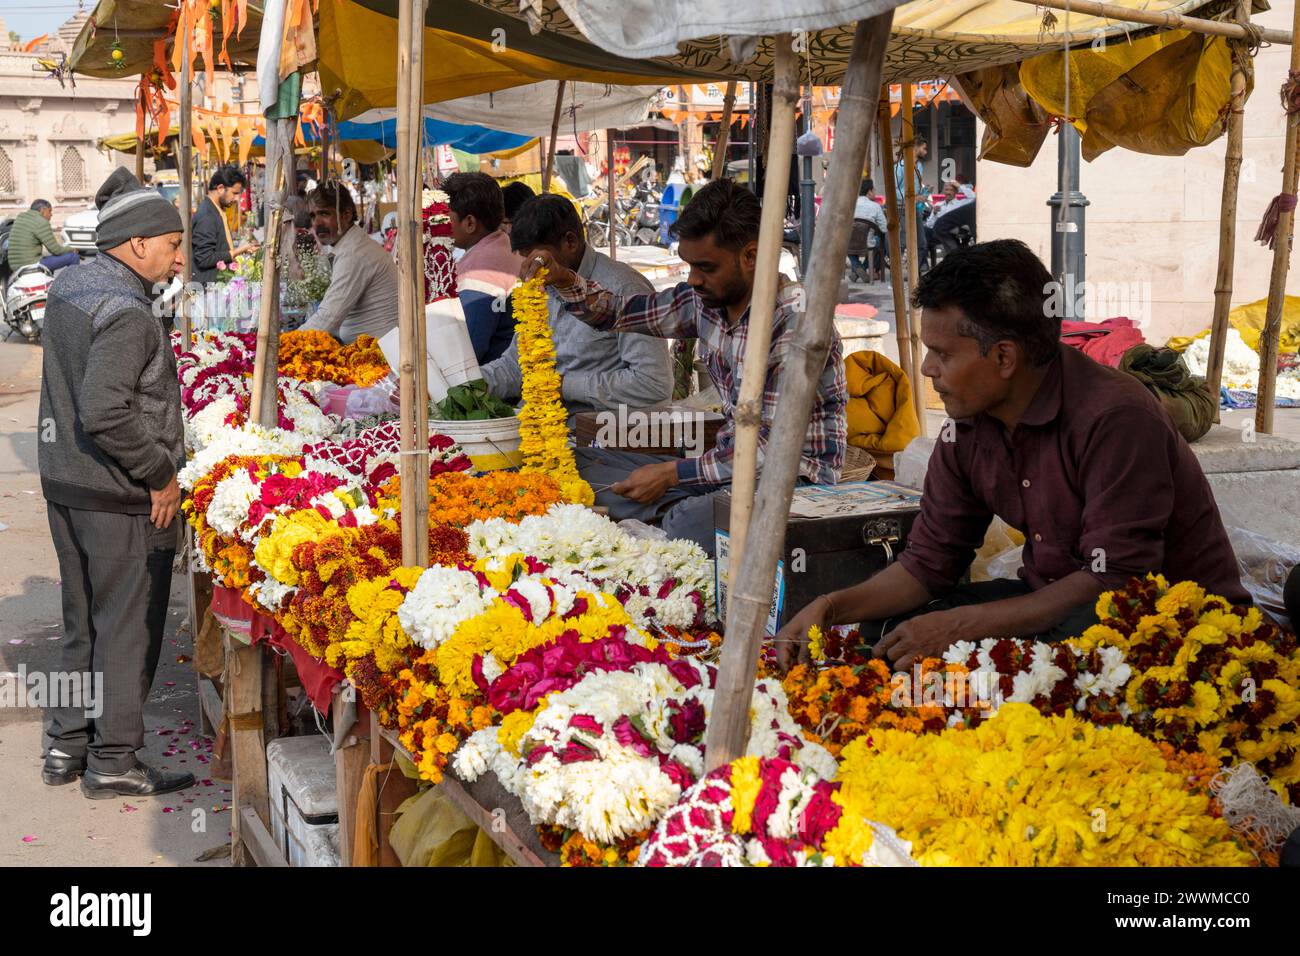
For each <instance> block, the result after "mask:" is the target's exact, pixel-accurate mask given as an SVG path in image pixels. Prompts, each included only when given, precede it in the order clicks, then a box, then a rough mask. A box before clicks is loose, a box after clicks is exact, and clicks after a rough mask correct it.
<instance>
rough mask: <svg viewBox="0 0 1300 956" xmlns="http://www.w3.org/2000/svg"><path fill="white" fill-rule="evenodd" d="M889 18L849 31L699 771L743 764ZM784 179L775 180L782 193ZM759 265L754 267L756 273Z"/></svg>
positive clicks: (739, 557)
mask: <svg viewBox="0 0 1300 956" xmlns="http://www.w3.org/2000/svg"><path fill="white" fill-rule="evenodd" d="M893 19H894V15H893V11H892V10H891V11H889V12H887V13H884V14H881V15H880V16H877V17H872V18H871V19H869V20H859V21H858V24H857V28H856V29H855V31H854V36H853V50H852V53H851V54H850V57H849V63H848V67H847V69H846V71H845V75H844V86H843V92H842V93H841V96H840V118H839V127H840V129H839V134H838V135H837V137H836V139H837V140H838V142H839V146H838V148H837V149H836V156H835V158H834V159H833V160H832V161H831V164H830V169H829V170H828V173H827V177H826V185H825V189H824V191H823V197H824V198H823V202H822V212H821V217H820V218H821V222H820V223H819V224H818V225H819V228H818V229H817V234H816V238H815V239H814V245H813V254H812V256H811V257H810V260H809V261H810V263H811V268H810V269H809V273H808V277H807V282H806V292H807V310H806V312H805V313H804V316H803V319H802V321H801V322H800V323H799V324H798V326H797V327H796V329H795V333H794V339H793V341H792V342H791V344H790V350H789V352H788V353H787V356H786V362H785V365H784V367H783V368H782V370H781V377H780V382H779V387H780V389H781V401H780V402H779V403H778V405H777V409H776V416H775V419H774V420H773V422H772V429H771V434H772V440H771V441H770V442H769V443H768V447H767V453H766V454H765V455H764V458H763V477H762V482H761V484H760V486H759V490H758V497H757V499H756V500H755V503H754V516H753V522H752V526H751V529H750V530H751V533H750V535H749V538H748V542H747V544H746V546H745V549H744V551H743V552H740V553H737V554H735V555H734V557H733V560H734V561H735V562H736V563H737V564H739V565H741V573H740V575H739V577H737V578H733V580H734V581H735V585H734V587H733V588H732V589H731V594H730V604H731V616H730V619H729V621H728V636H727V640H726V641H724V642H723V645H722V659H721V663H720V664H719V667H718V676H717V683H716V686H715V689H714V695H713V710H712V713H711V714H710V716H709V724H708V728H707V730H706V731H705V751H704V752H705V771H706V772H708V771H711V770H714V769H717V768H718V767H720V766H722V765H723V764H726V763H729V762H731V761H732V760H734V759H736V758H737V757H740V756H742V755H743V754H744V753H745V747H746V743H747V742H748V739H749V708H750V701H751V698H752V695H753V692H754V674H755V668H756V666H757V664H758V653H759V648H760V646H761V644H762V641H763V634H764V630H765V627H766V623H767V616H768V611H769V608H770V606H771V599H772V583H773V581H774V579H775V576H776V563H777V560H778V558H779V556H780V552H781V548H782V544H783V541H784V537H785V536H784V534H783V529H784V527H785V523H786V520H787V518H788V516H789V513H790V500H791V497H792V495H793V493H794V485H795V480H796V478H797V477H798V469H799V456H800V454H801V452H802V450H803V442H804V435H805V434H806V432H807V429H808V421H809V418H810V416H811V412H812V405H813V400H814V398H815V396H816V390H817V383H818V381H819V380H820V378H821V374H822V371H823V369H824V368H825V367H826V356H827V354H828V353H829V350H830V346H831V341H832V339H833V337H834V328H835V327H834V321H835V305H836V300H837V299H838V298H839V289H840V281H841V279H842V276H843V272H844V257H845V256H846V255H847V254H848V246H849V234H850V232H851V231H852V228H853V207H854V203H855V202H856V200H857V196H858V185H859V183H860V182H861V180H862V160H863V156H864V154H865V152H866V141H867V138H868V137H869V136H870V135H871V125H872V123H873V122H874V120H875V117H876V115H877V112H878V110H877V102H878V99H877V97H878V96H879V90H880V86H881V77H882V73H883V70H884V62H885V48H886V46H888V43H889V34H890V27H891V25H892V24H893ZM783 151H784V150H783ZM773 158H774V159H775V157H773ZM770 176H771V171H770V170H769V177H770ZM787 176H788V174H787ZM785 178H786V177H781V181H782V187H783V188H784V180H785ZM770 181H771V180H770V178H769V182H770ZM765 211H766V210H765ZM767 261H768V264H769V266H774V265H775V262H776V256H775V255H773V256H772V257H771V259H770V260H767ZM763 262H764V260H761V259H760V263H759V264H760V267H761V266H762V264H763ZM751 454H752V452H751ZM733 520H734V518H733Z"/></svg>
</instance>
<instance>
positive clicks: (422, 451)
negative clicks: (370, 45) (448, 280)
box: [397, 0, 429, 567]
mask: <svg viewBox="0 0 1300 956" xmlns="http://www.w3.org/2000/svg"><path fill="white" fill-rule="evenodd" d="M398 10H399V13H398V27H397V244H398V245H397V266H398V270H399V272H400V277H399V279H398V285H397V327H398V329H399V342H400V349H401V360H400V363H399V364H400V368H399V370H398V371H399V381H400V392H399V396H400V400H401V426H400V431H401V444H402V455H401V466H400V469H399V473H400V475H401V480H402V564H404V565H406V566H408V567H424V566H426V565H427V564H428V563H429V436H428V429H427V428H426V429H425V431H424V433H423V434H417V430H416V429H417V426H418V424H419V421H420V415H419V406H421V405H424V406H425V415H426V416H427V414H428V411H427V407H428V402H429V393H428V389H427V387H426V386H425V384H424V382H425V377H426V373H425V362H426V356H425V352H424V351H423V350H421V349H420V341H421V339H422V337H423V336H422V335H421V332H422V331H423V330H422V326H423V325H424V285H423V278H424V242H423V239H424V233H423V230H422V228H421V226H422V223H421V210H420V192H421V189H420V186H421V182H420V135H419V134H420V132H421V129H422V124H421V118H420V111H421V105H420V98H421V94H422V93H423V83H422V81H423V77H424V0H401V3H400V5H399V8H398Z"/></svg>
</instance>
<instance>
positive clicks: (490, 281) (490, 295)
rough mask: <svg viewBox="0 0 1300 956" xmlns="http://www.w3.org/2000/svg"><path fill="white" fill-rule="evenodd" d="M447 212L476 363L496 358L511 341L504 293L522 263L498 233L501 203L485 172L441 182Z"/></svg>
mask: <svg viewBox="0 0 1300 956" xmlns="http://www.w3.org/2000/svg"><path fill="white" fill-rule="evenodd" d="M442 188H443V191H445V192H446V193H447V199H448V206H449V207H450V208H451V216H450V218H451V239H452V242H454V243H455V244H456V247H457V248H458V249H464V250H465V254H464V255H463V256H461V258H460V261H459V262H457V263H456V293H457V295H458V296H459V298H460V304H461V308H463V309H464V310H465V324H466V325H467V326H468V327H469V340H470V344H471V345H473V346H474V357H475V358H476V359H478V363H479V365H486V364H487V363H488V362H491V361H492V360H493V359H497V358H500V357H501V356H502V355H503V354H504V353H505V350H506V349H507V348H508V347H509V345H510V341H511V339H513V338H514V331H515V320H514V316H513V314H512V313H511V310H510V289H511V288H512V287H513V286H514V284H515V279H516V278H517V277H518V275H519V266H520V264H521V263H522V260H521V259H520V258H519V255H518V254H517V253H515V252H513V251H512V250H511V249H510V236H509V235H508V234H507V233H506V232H504V231H503V230H502V229H501V223H502V220H503V219H504V218H505V202H504V197H503V196H502V193H501V187H500V186H498V185H497V181H496V180H495V179H493V178H492V177H491V176H489V175H488V174H487V173H453V174H452V175H450V176H448V177H447V180H446V181H445V182H444V183H443V184H442Z"/></svg>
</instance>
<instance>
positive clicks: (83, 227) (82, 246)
mask: <svg viewBox="0 0 1300 956" xmlns="http://www.w3.org/2000/svg"><path fill="white" fill-rule="evenodd" d="M98 234H99V210H98V209H96V208H95V207H94V206H91V207H90V208H89V209H83V210H82V211H81V212H74V213H73V214H72V215H71V216H69V217H68V218H67V219H65V220H64V221H63V244H64V245H65V246H68V247H70V248H71V249H73V250H74V251H76V252H79V253H82V254H83V255H94V254H95V251H96V249H95V238H96V236H98Z"/></svg>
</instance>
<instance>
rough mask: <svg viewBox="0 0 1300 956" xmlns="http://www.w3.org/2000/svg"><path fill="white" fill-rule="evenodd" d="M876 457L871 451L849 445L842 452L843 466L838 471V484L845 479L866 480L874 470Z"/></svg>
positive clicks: (842, 482)
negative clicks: (872, 455)
mask: <svg viewBox="0 0 1300 956" xmlns="http://www.w3.org/2000/svg"><path fill="white" fill-rule="evenodd" d="M875 468H876V459H875V458H873V457H871V452H869V451H866V450H865V449H862V448H859V447H858V446H857V445H849V446H848V448H847V449H846V450H845V452H844V468H843V470H842V471H841V472H840V482H839V483H840V484H844V482H846V481H866V480H867V479H868V478H870V477H871V473H872V472H873V471H875Z"/></svg>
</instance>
